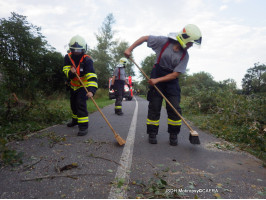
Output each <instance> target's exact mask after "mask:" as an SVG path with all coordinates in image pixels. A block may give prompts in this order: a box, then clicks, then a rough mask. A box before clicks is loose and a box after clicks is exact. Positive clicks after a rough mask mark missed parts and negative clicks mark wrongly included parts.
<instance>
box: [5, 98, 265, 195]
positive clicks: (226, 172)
mask: <svg viewBox="0 0 266 200" xmlns="http://www.w3.org/2000/svg"><path fill="white" fill-rule="evenodd" d="M147 106H148V102H147V101H146V100H145V99H142V98H139V97H135V98H134V99H133V100H132V101H123V112H124V115H123V116H117V115H115V114H114V104H113V105H110V106H107V107H105V108H104V109H102V111H103V113H104V114H105V116H106V117H107V119H108V120H109V122H110V123H111V125H112V126H113V128H114V130H115V131H116V132H117V133H118V134H119V135H120V136H121V137H122V138H123V139H125V140H126V141H127V142H126V144H125V145H124V146H120V145H118V143H117V141H116V139H115V137H114V135H113V132H112V131H111V129H110V128H109V127H108V125H107V124H106V122H105V121H104V120H103V118H102V117H101V115H100V113H99V112H95V113H92V114H90V128H89V133H88V135H86V136H83V137H78V136H76V133H77V131H78V128H77V127H74V128H68V127H66V125H56V126H53V127H50V128H47V129H45V130H42V131H40V132H37V133H34V134H31V135H29V136H28V137H26V138H25V140H23V141H18V142H13V143H10V144H9V145H10V146H12V147H13V148H15V149H16V150H17V151H21V152H23V153H24V156H23V164H22V165H20V166H18V167H13V168H12V167H9V166H8V167H4V168H2V169H0V198H1V199H7V198H10V199H21V198H27V199H29V198H39V199H41V198H46V199H49V198H53V199H58V198H71V199H75V198H78V199H82V198H85V199H95V198H96V199H97V198H101V199H107V198H149V197H154V198H170V197H175V198H245V199H247V198H265V187H266V184H265V168H263V167H262V162H261V161H260V160H258V159H256V158H254V157H253V156H251V155H249V154H248V153H244V152H241V151H239V150H238V149H237V148H236V147H234V145H232V144H230V143H227V142H225V141H223V140H221V139H217V138H215V137H214V136H212V135H211V134H208V133H205V132H203V131H201V130H198V129H197V128H195V127H194V128H195V130H196V131H197V132H198V133H199V135H200V141H201V145H192V144H190V143H189V140H188V137H189V130H188V129H187V128H186V127H185V125H183V126H182V130H181V133H180V135H179V144H178V146H175V147H173V146H170V145H169V135H168V133H167V114H166V110H165V109H164V108H163V109H162V113H161V120H160V129H159V135H158V144H156V145H154V144H149V143H148V137H147V136H148V135H147V134H146V124H145V123H146V117H147Z"/></svg>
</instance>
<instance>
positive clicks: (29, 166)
mask: <svg viewBox="0 0 266 200" xmlns="http://www.w3.org/2000/svg"><path fill="white" fill-rule="evenodd" d="M41 160H42V159H39V160H37V161H36V162H34V163H32V164H30V165H26V166H24V167H23V169H22V171H25V170H27V169H29V168H31V167H32V166H34V165H36V164H38V163H39V162H41Z"/></svg>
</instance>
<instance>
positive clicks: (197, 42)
mask: <svg viewBox="0 0 266 200" xmlns="http://www.w3.org/2000/svg"><path fill="white" fill-rule="evenodd" d="M201 41H202V37H200V38H199V39H197V40H194V43H195V44H196V45H199V46H200V45H201Z"/></svg>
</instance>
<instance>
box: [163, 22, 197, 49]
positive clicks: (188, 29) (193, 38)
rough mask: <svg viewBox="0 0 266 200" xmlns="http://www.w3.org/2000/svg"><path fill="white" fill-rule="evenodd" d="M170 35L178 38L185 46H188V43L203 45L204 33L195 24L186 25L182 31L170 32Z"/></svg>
mask: <svg viewBox="0 0 266 200" xmlns="http://www.w3.org/2000/svg"><path fill="white" fill-rule="evenodd" d="M168 37H169V38H171V39H174V40H177V41H178V42H179V43H180V45H181V46H182V47H183V48H186V47H187V43H189V42H193V43H194V44H197V45H199V46H200V45H201V41H202V35H201V32H200V29H199V28H198V27H197V26H196V25H194V24H188V25H186V26H185V27H184V28H183V30H182V31H180V32H178V33H169V34H168Z"/></svg>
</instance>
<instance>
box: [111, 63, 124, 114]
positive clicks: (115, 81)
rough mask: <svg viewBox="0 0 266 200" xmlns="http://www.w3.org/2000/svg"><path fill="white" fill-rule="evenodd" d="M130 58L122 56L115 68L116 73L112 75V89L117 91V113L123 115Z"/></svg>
mask: <svg viewBox="0 0 266 200" xmlns="http://www.w3.org/2000/svg"><path fill="white" fill-rule="evenodd" d="M128 63H129V62H128V60H127V59H126V58H121V59H120V60H119V63H118V65H117V67H116V68H115V70H114V74H113V77H112V84H111V87H110V89H111V90H112V89H113V90H114V91H115V99H116V101H115V114H117V115H123V112H122V100H123V96H124V85H125V84H127V85H129V84H128V82H127V80H126V71H125V67H126V65H127V64H128Z"/></svg>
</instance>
